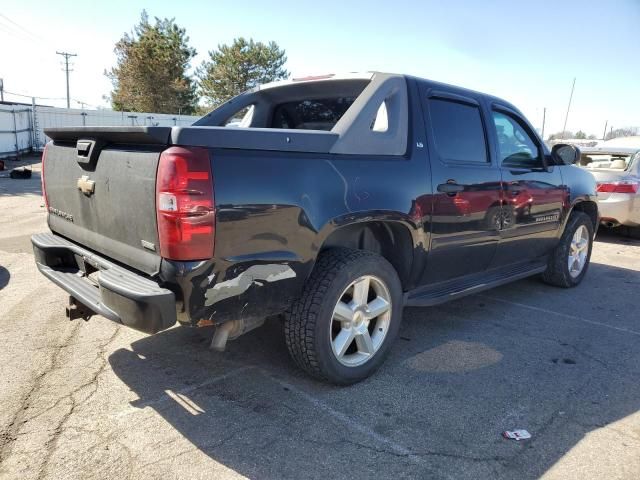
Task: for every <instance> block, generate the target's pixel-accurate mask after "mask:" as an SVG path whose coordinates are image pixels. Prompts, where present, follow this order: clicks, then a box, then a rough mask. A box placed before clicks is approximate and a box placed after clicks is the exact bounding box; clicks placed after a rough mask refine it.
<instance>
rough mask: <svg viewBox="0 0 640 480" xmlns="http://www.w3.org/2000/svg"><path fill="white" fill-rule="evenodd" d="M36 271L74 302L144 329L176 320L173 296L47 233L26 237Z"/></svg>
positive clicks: (160, 327) (153, 330)
mask: <svg viewBox="0 0 640 480" xmlns="http://www.w3.org/2000/svg"><path fill="white" fill-rule="evenodd" d="M31 243H32V244H33V252H34V255H35V260H36V265H37V267H38V270H40V272H42V274H43V275H45V276H46V277H47V278H49V280H51V281H52V282H54V283H55V284H56V285H58V286H60V287H61V288H62V289H63V290H65V291H66V292H68V293H69V295H70V296H71V297H73V298H74V299H75V300H76V303H77V302H80V303H81V304H82V305H83V306H85V307H86V308H88V309H89V310H91V311H93V312H95V313H97V314H99V315H102V316H103V317H105V318H108V319H109V320H112V321H114V322H117V323H121V324H123V325H126V326H128V327H131V328H134V329H136V330H140V331H142V332H145V333H156V332H159V331H160V330H164V329H167V328H169V327H171V326H172V325H174V324H175V323H176V319H177V314H176V298H175V295H174V293H173V292H172V291H171V290H168V289H166V288H162V287H160V286H159V285H158V283H156V282H154V281H153V280H150V279H149V278H147V277H144V276H142V275H139V274H137V273H134V272H132V271H130V270H128V269H126V268H123V267H120V266H118V265H116V264H114V263H112V262H110V261H108V260H106V259H105V258H103V257H100V256H98V255H96V254H95V253H93V252H91V251H89V250H87V249H85V248H82V247H80V246H79V245H76V244H74V243H72V242H70V241H68V240H66V239H65V238H62V237H60V236H58V235H54V234H52V233H41V234H37V235H33V236H32V237H31Z"/></svg>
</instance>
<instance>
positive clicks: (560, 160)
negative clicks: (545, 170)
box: [551, 143, 580, 165]
mask: <svg viewBox="0 0 640 480" xmlns="http://www.w3.org/2000/svg"><path fill="white" fill-rule="evenodd" d="M551 157H552V158H553V161H554V163H555V164H556V165H573V164H574V163H577V162H578V160H580V149H579V148H578V147H576V146H575V145H569V144H568V143H558V144H557V145H554V146H553V148H552V149H551Z"/></svg>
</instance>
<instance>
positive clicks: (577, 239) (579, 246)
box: [567, 225, 589, 278]
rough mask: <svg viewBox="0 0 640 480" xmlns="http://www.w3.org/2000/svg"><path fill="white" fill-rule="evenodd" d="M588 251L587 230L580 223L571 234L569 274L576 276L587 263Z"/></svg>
mask: <svg viewBox="0 0 640 480" xmlns="http://www.w3.org/2000/svg"><path fill="white" fill-rule="evenodd" d="M588 253H589V230H587V227H585V226H584V225H580V226H579V227H578V229H577V230H576V231H575V233H574V234H573V238H572V239H571V245H570V246H569V258H568V259H567V261H568V264H569V275H571V277H572V278H577V277H578V276H579V275H580V273H582V270H584V266H585V265H586V263H587V254H588Z"/></svg>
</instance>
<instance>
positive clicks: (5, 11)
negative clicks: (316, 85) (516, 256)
mask: <svg viewBox="0 0 640 480" xmlns="http://www.w3.org/2000/svg"><path fill="white" fill-rule="evenodd" d="M83 3H84V6H83V7H82V8H79V7H78V5H79V4H80V2H77V1H71V0H56V1H43V0H40V1H37V0H20V1H14V0H9V1H6V0H5V2H3V8H2V11H1V12H0V13H1V14H2V15H4V17H3V16H0V44H1V45H2V48H0V78H4V83H5V89H6V90H8V91H11V92H17V93H24V94H28V95H37V96H41V97H63V96H64V94H65V87H64V74H63V73H62V72H61V71H60V64H59V62H60V57H58V56H56V55H55V51H56V49H58V50H62V49H64V50H67V51H71V52H75V53H78V57H76V58H75V59H74V69H75V71H74V72H73V73H72V77H71V96H72V98H74V99H78V100H82V101H84V102H87V103H89V104H91V105H106V103H105V101H104V100H103V99H102V96H103V95H104V94H106V93H108V91H109V88H110V84H109V81H108V80H107V79H106V78H105V77H104V75H103V72H104V70H105V69H108V68H110V67H111V66H112V65H113V63H114V60H115V57H114V55H113V45H114V43H115V42H116V41H117V40H118V39H119V38H120V37H121V36H122V34H123V32H125V31H129V30H131V28H132V27H133V25H134V24H135V23H136V22H137V20H138V18H139V15H140V11H141V10H142V9H143V8H146V9H147V11H148V12H149V14H150V16H159V17H175V18H176V21H177V22H178V23H179V24H180V25H181V26H183V27H185V28H186V29H187V32H188V34H189V36H190V38H191V44H192V46H194V47H195V48H196V49H197V50H198V56H197V57H196V59H195V61H194V66H196V65H197V64H199V63H200V62H201V61H202V60H203V59H204V58H205V56H206V53H207V51H208V50H210V49H212V48H215V47H216V46H217V45H218V44H220V43H228V42H230V41H232V39H233V38H234V37H237V36H245V37H253V38H254V39H256V40H262V41H269V40H275V41H276V42H278V44H280V46H281V47H283V48H285V49H286V51H287V56H288V58H289V61H288V65H287V67H288V69H289V70H290V71H291V72H292V73H293V74H294V75H295V76H300V75H307V74H317V73H327V72H347V71H361V70H383V71H392V72H400V73H409V74H413V75H417V76H422V77H427V78H431V79H434V80H439V81H444V82H448V83H453V84H456V85H461V86H464V87H468V88H473V89H476V90H480V91H485V92H488V93H492V94H494V95H497V96H500V97H503V98H505V99H507V100H509V101H512V102H513V103H514V104H516V105H517V106H518V107H520V108H521V109H522V110H523V111H524V113H525V114H526V115H527V116H528V118H529V119H530V120H531V122H532V123H533V124H534V125H535V126H536V127H539V126H540V125H541V123H542V110H543V107H547V125H546V129H545V130H546V132H547V133H549V132H553V131H557V130H560V129H561V128H562V123H563V121H564V114H565V111H566V107H567V101H568V97H569V91H570V89H571V82H572V80H573V77H574V76H575V77H576V78H577V80H576V90H575V94H574V98H573V104H572V110H571V113H570V116H569V121H568V128H569V129H573V130H577V129H579V128H581V129H583V130H586V131H587V132H588V133H594V134H597V135H599V136H600V135H602V130H603V128H604V122H605V121H606V120H608V121H609V125H613V126H614V127H622V126H629V125H631V126H640V114H639V112H640V88H639V85H640V61H638V60H639V58H640V0H610V1H609V2H591V1H584V0H583V1H574V0H566V1H547V0H544V1H537V2H517V1H513V0H509V1H504V0H496V1H484V2H480V1H471V0H466V1H462V0H447V1H402V0H396V1H393V2H383V3H382V2H374V1H347V0H343V1H322V2H305V1H302V0H299V1H290V0H286V1H280V2H264V1H261V2H257V1H252V0H236V1H216V2H214V1H209V2H206V1H187V0H183V1H181V2H175V1H171V2H170V1H163V0H161V1H155V2H135V1H123V0H115V1H110V2H100V1H93V2H83ZM11 22H15V23H11ZM16 24H18V25H20V26H21V27H22V28H20V27H18V26H17V25H16ZM25 30H26V31H25ZM7 97H9V96H7ZM9 98H15V97H9ZM43 102H44V101H43ZM47 103H50V104H64V101H63V100H48V101H47Z"/></svg>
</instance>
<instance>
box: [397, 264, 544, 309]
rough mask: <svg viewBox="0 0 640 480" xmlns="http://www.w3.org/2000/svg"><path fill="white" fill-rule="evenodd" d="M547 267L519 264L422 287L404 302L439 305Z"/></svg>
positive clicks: (413, 305)
mask: <svg viewBox="0 0 640 480" xmlns="http://www.w3.org/2000/svg"><path fill="white" fill-rule="evenodd" d="M546 268H547V265H546V263H544V264H541V263H526V264H524V265H523V264H518V265H516V266H512V267H509V268H501V269H499V270H494V271H488V272H482V273H481V274H479V275H473V276H469V277H466V278H462V279H455V280H449V281H446V282H441V283H437V284H434V285H428V286H426V287H420V288H419V289H415V290H412V291H410V292H407V293H405V302H404V304H405V306H407V307H429V306H432V305H438V304H440V303H445V302H448V301H449V300H453V299H455V298H460V297H464V296H466V295H472V294H474V293H478V292H482V291H483V290H488V289H490V288H494V287H498V286H500V285H504V284H505V283H510V282H513V281H515V280H520V279H522V278H526V277H530V276H532V275H537V274H539V273H542V272H544V271H545V270H546Z"/></svg>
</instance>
